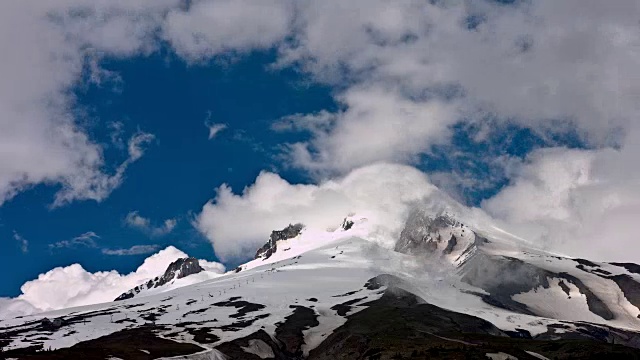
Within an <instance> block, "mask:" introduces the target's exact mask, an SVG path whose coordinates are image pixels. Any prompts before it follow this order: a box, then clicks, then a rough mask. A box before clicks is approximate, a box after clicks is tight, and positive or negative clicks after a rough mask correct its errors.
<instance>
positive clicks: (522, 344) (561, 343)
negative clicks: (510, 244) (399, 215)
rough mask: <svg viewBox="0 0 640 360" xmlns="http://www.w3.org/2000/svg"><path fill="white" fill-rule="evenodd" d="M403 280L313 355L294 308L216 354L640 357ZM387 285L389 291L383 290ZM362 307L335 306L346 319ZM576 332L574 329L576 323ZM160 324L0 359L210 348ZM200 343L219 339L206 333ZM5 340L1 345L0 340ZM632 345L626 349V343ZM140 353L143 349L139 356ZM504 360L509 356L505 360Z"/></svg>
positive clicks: (618, 334)
mask: <svg viewBox="0 0 640 360" xmlns="http://www.w3.org/2000/svg"><path fill="white" fill-rule="evenodd" d="M390 282H397V280H396V279H392V277H390V276H388V275H381V276H378V277H376V278H373V279H371V280H370V281H369V282H367V284H365V287H367V288H368V289H369V290H379V291H381V292H384V294H383V296H382V297H381V298H379V299H378V300H375V301H371V302H368V303H360V304H358V305H359V306H366V308H365V309H363V310H361V311H359V312H356V313H354V314H352V315H348V316H347V322H346V323H345V324H343V325H342V326H340V327H338V328H337V329H336V330H335V331H333V332H332V333H331V334H328V336H327V337H326V339H325V340H324V341H323V342H322V343H321V344H320V345H319V346H317V347H316V348H315V349H313V350H311V351H310V352H309V353H308V354H305V353H304V352H303V345H304V337H303V331H304V330H306V329H310V328H313V327H315V326H317V325H318V321H317V315H316V314H315V311H314V310H313V309H312V307H305V306H298V305H292V306H291V309H292V313H291V315H289V316H288V317H286V318H285V320H284V321H283V322H280V323H279V324H277V328H276V332H275V336H274V337H271V336H269V335H268V334H267V333H266V332H265V331H264V330H258V331H256V332H254V333H253V334H251V335H249V336H247V337H244V338H239V339H236V340H233V341H231V342H227V343H222V344H219V345H217V346H216V347H215V348H216V349H217V350H218V351H220V352H222V353H223V354H225V355H226V356H227V358H228V359H239V360H254V359H255V360H259V359H268V358H271V359H279V360H280V359H282V360H284V359H317V360H331V359H363V360H365V359H366V360H383V359H488V357H487V354H501V355H502V356H504V355H505V354H508V355H510V356H511V357H512V358H517V359H521V360H522V359H541V358H542V357H541V356H543V357H546V358H548V359H640V349H637V348H635V347H633V346H631V345H635V344H637V341H638V339H640V336H639V334H637V333H633V332H624V331H621V330H618V329H610V328H606V327H602V326H595V325H592V324H587V323H584V324H580V325H579V326H578V327H576V328H575V329H570V327H569V326H567V328H566V329H563V331H565V332H561V333H556V332H555V331H553V330H554V329H550V330H549V332H548V333H545V334H540V335H537V336H535V337H532V336H531V335H530V334H529V333H528V332H527V331H525V330H522V331H517V332H505V331H502V330H500V329H498V328H496V327H495V326H494V325H492V324H491V323H489V322H487V321H485V320H482V319H479V318H476V317H473V316H469V315H465V314H461V313H456V312H452V311H448V310H445V309H442V308H439V307H437V306H433V305H430V304H427V303H425V302H424V301H422V299H420V298H418V297H417V296H415V295H413V294H411V293H409V292H406V291H404V290H401V289H399V288H396V287H394V286H390ZM383 286H386V287H384V288H383ZM355 303H357V299H356V301H353V300H352V301H348V302H345V303H343V304H340V305H338V306H336V307H335V309H334V310H336V311H338V312H343V313H347V312H349V310H350V307H351V306H352V305H354V304H355ZM574 326H575V324H574ZM160 330H162V327H161V326H154V325H149V326H143V327H138V328H132V329H128V330H123V331H120V332H117V333H114V334H110V335H107V336H104V337H101V338H98V339H95V340H90V341H85V342H81V343H78V344H76V345H74V346H72V347H70V348H67V349H60V350H54V351H47V350H46V349H42V348H39V347H31V348H25V349H19V350H12V351H7V352H3V353H0V358H17V359H83V360H92V359H107V358H110V357H115V358H120V359H136V360H137V359H140V360H143V359H155V358H159V357H171V356H179V355H189V354H195V353H198V352H202V351H205V349H204V348H202V347H200V346H197V345H193V344H188V343H180V342H176V341H173V340H170V339H166V338H161V337H159V336H158V335H157V332H158V331H160ZM201 330H202V331H199V332H198V334H194V335H196V336H199V337H201V338H207V337H208V338H210V339H211V343H213V342H215V341H216V340H217V337H216V336H215V335H214V334H212V333H208V331H209V329H201ZM0 341H1V340H0ZM624 344H626V345H624ZM140 349H144V351H143V350H140ZM503 358H504V357H503Z"/></svg>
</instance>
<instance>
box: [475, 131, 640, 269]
mask: <svg viewBox="0 0 640 360" xmlns="http://www.w3.org/2000/svg"><path fill="white" fill-rule="evenodd" d="M637 144H640V143H636V144H635V145H629V146H627V147H624V148H623V149H622V150H614V149H602V150H570V149H565V148H554V149H543V150H539V151H536V152H534V153H532V154H530V155H529V157H528V158H527V159H526V161H525V162H523V163H522V164H520V165H519V166H518V167H517V168H516V169H514V170H513V171H514V173H513V174H512V176H511V177H512V180H511V183H510V185H509V186H507V187H505V188H504V189H503V190H502V191H500V192H499V193H498V194H497V195H496V196H494V197H493V198H491V199H488V200H486V201H485V202H484V203H483V208H484V209H486V210H487V211H488V212H489V213H491V214H492V215H494V216H495V217H497V218H499V219H502V220H504V221H506V222H507V223H508V224H510V226H511V227H512V231H513V232H514V233H519V234H521V235H522V236H523V237H526V238H529V239H531V240H533V241H535V242H537V243H540V244H542V245H544V246H546V247H548V248H551V249H554V250H557V251H561V252H564V253H567V254H569V255H573V256H582V257H588V258H592V259H597V260H602V261H613V260H616V261H632V262H640V252H639V251H636V250H635V249H637V246H636V244H637V230H636V228H635V227H636V226H635V221H634V219H637V218H638V216H639V215H640V170H638V169H637V168H636V167H634V166H632V165H631V164H633V163H634V159H635V157H637V154H638V151H639V150H640V147H639V146H638V145H637Z"/></svg>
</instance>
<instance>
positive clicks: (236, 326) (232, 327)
mask: <svg viewBox="0 0 640 360" xmlns="http://www.w3.org/2000/svg"><path fill="white" fill-rule="evenodd" d="M269 316H271V314H260V315H257V316H255V317H253V318H251V319H243V320H238V321H235V322H232V323H231V324H228V325H222V326H220V327H218V328H217V329H220V330H222V331H240V330H241V329H244V328H246V327H249V326H251V325H253V323H254V322H256V321H257V320H260V319H264V318H267V317H269Z"/></svg>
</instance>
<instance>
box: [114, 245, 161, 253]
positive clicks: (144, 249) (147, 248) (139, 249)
mask: <svg viewBox="0 0 640 360" xmlns="http://www.w3.org/2000/svg"><path fill="white" fill-rule="evenodd" d="M159 247H160V246H159V245H133V246H132V247H130V248H127V249H106V248H105V249H102V253H103V254H105V255H117V256H129V255H142V254H149V253H152V252H155V251H157V250H158V248H159Z"/></svg>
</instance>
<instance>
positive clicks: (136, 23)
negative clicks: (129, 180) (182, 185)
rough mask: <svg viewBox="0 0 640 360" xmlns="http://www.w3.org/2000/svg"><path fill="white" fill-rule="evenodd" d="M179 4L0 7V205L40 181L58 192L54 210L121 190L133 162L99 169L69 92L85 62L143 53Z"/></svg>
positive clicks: (14, 3)
mask: <svg viewBox="0 0 640 360" xmlns="http://www.w3.org/2000/svg"><path fill="white" fill-rule="evenodd" d="M177 4H178V1H177V0H175V1H173V0H172V1H165V0H161V1H120V0H118V1H102V0H100V1H82V0H63V1H56V2H42V1H32V0H27V1H21V0H8V1H2V2H1V3H0V34H2V36H0V52H1V53H2V67H0V78H2V81H1V82H0V205H1V204H2V203H3V202H5V201H7V200H9V199H11V198H12V197H13V196H15V195H16V194H17V193H18V192H20V191H24V190H26V189H29V188H30V187H32V186H34V185H36V184H40V183H45V184H50V185H55V186H60V187H61V189H60V191H59V192H58V193H57V194H56V197H55V201H54V206H59V205H63V204H65V203H68V202H70V201H73V200H86V199H91V200H96V201H101V200H103V199H104V198H105V197H106V196H108V195H109V193H110V192H111V191H113V189H115V188H117V187H118V186H119V185H120V183H121V181H122V173H123V172H124V170H126V167H127V165H128V164H130V163H131V162H132V161H134V160H135V158H130V159H132V160H131V161H125V163H124V164H123V165H122V166H120V167H119V168H118V169H117V171H116V173H115V174H109V173H108V172H106V171H105V160H104V157H103V155H102V148H101V146H100V145H99V144H97V143H96V142H94V140H93V139H91V138H90V136H89V135H88V132H87V131H86V129H85V128H84V127H83V126H82V125H81V123H82V122H81V121H79V119H77V118H75V115H74V112H73V107H74V105H75V104H74V101H75V100H74V98H73V97H72V92H70V91H69V89H71V88H72V87H73V86H75V85H76V84H77V83H78V82H79V80H80V78H81V75H82V71H83V68H84V66H83V65H84V63H85V61H86V60H87V58H88V57H91V59H95V56H106V55H114V56H129V55H133V54H137V53H141V52H144V51H148V49H149V46H153V42H150V41H149V40H150V39H152V37H151V36H150V35H152V34H153V33H154V31H156V30H157V26H158V21H159V19H160V18H161V15H162V12H163V11H165V10H166V9H167V7H168V6H175V5H177ZM93 70H95V71H93V73H94V74H97V73H99V71H98V72H97V69H96V68H95V67H94V69H93ZM102 75H104V73H102Z"/></svg>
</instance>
